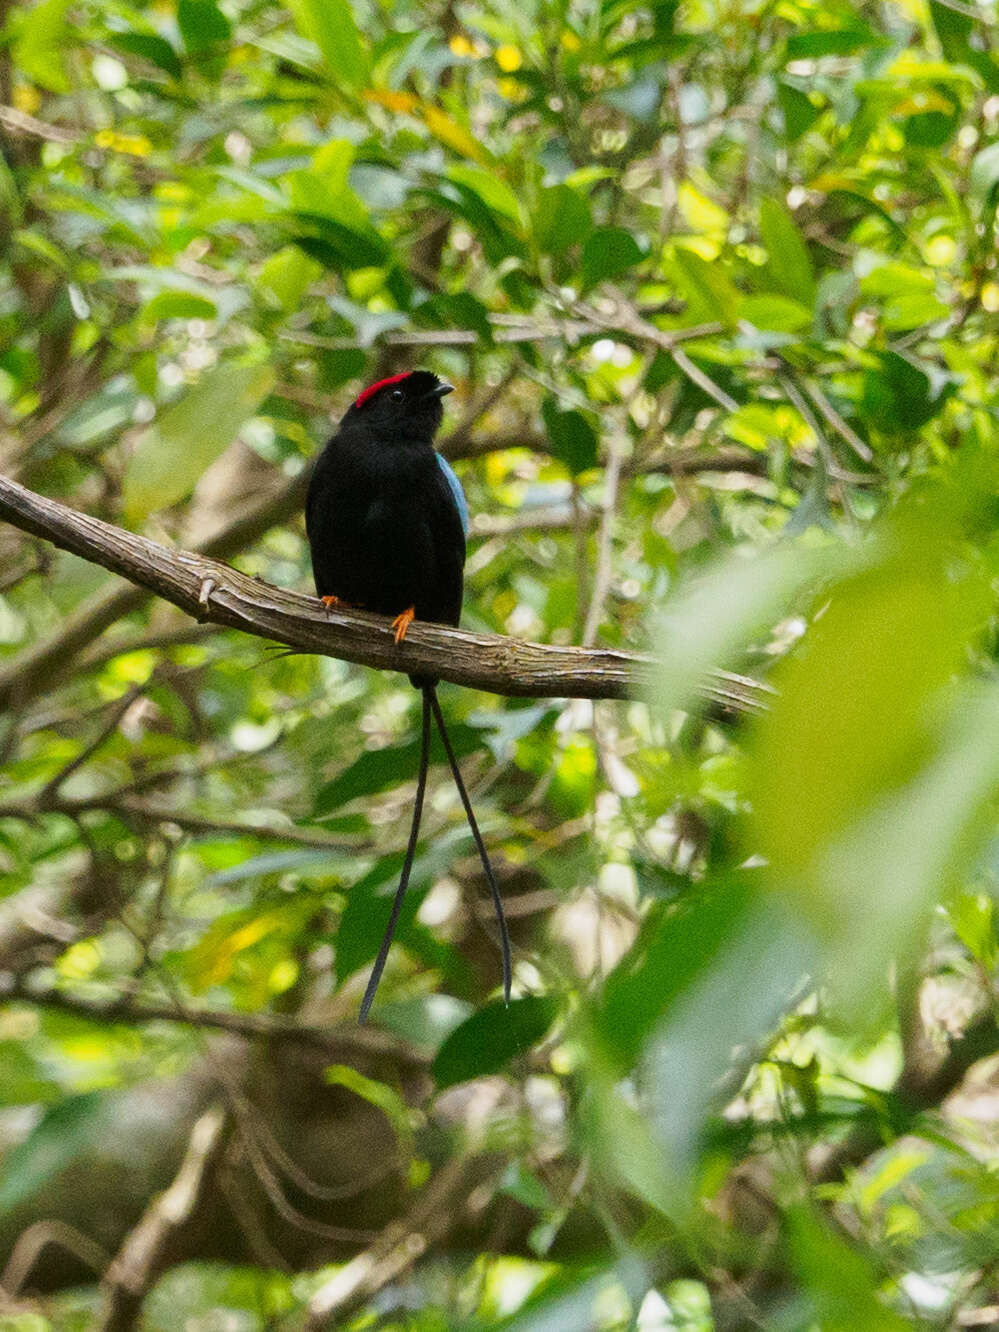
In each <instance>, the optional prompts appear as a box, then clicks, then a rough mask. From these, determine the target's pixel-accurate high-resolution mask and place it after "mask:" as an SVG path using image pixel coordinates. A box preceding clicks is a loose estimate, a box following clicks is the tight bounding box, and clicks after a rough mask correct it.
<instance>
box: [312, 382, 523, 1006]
mask: <svg viewBox="0 0 999 1332" xmlns="http://www.w3.org/2000/svg"><path fill="white" fill-rule="evenodd" d="M453 388H454V386H453V385H452V384H449V383H447V382H446V381H445V380H443V379H440V378H439V377H438V376H437V375H435V374H433V373H432V372H431V371H429V370H410V371H406V372H404V373H402V374H397V375H390V376H389V377H388V378H386V379H380V380H378V381H377V383H374V384H372V385H370V387H368V388H366V389H365V390H364V391H363V392H362V393H360V394H359V395H358V397H357V398H356V399H355V400H354V402H353V403H352V404H351V405H350V407H349V408H348V409H347V412H346V413H345V415H344V417H343V419H342V420H341V422H340V425H339V428H338V429H337V431H336V433H335V434H334V435H333V436H332V438H331V439H330V440H329V442H328V443H327V444H326V446H325V448H324V449H323V451H322V453H321V454H320V455H319V458H318V459H317V462H316V466H315V469H314V470H313V473H312V477H311V479H310V481H309V488H308V493H307V496H306V502H305V525H306V533H307V535H308V540H309V550H310V552H311V556H312V572H313V577H314V579H315V585H316V593H317V595H318V596H319V597H320V598H321V599H322V601H323V602H324V604H325V605H326V606H327V607H353V608H356V609H359V610H365V611H374V612H376V613H377V614H379V615H386V616H390V617H391V619H392V627H393V630H394V634H395V641H396V643H397V644H398V643H401V642H403V640H404V639H405V637H406V632H407V630H408V629H409V626H410V625H411V624H412V622H413V621H414V620H428V621H430V622H431V623H433V624H449V625H455V626H456V625H457V624H458V623H459V621H460V619H461V606H462V600H463V595H464V568H465V538H466V536H467V534H468V504H467V502H466V499H465V494H464V491H463V490H462V487H461V482H460V481H459V480H458V478H457V476H455V474H454V471H453V470H452V468H451V467H450V466H449V464H448V463H447V460H446V459H445V458H443V457H442V456H441V454H439V453H438V452H436V450H435V449H434V437H435V436H436V434H437V431H438V430H439V429H440V425H441V422H442V420H443V419H444V407H443V403H442V399H443V398H444V397H445V396H446V395H447V394H448V393H451V392H453ZM410 681H411V683H412V684H413V686H414V687H415V688H417V689H419V690H420V692H421V694H422V719H421V720H422V725H421V738H420V759H419V766H418V770H417V783H416V797H415V800H414V803H413V814H412V821H411V824H410V830H409V841H408V844H407V847H406V855H405V858H404V860H403V866H402V872H401V874H400V878H399V886H398V888H397V889H396V893H395V897H394V899H393V903H392V908H391V911H390V913H389V919H388V922H387V924H386V927H385V932H384V935H383V937H382V942H381V947H380V949H379V952H378V956H377V958H376V959H375V964H374V967H373V968H372V971H371V975H370V977H369V980H368V984H367V988H366V990H365V993H364V998H363V1000H362V1002H361V1009H360V1014H359V1021H360V1022H361V1023H362V1024H363V1023H364V1022H365V1021H366V1020H367V1017H368V1014H369V1012H370V1010H371V1005H372V1003H373V1002H374V998H375V992H376V991H377V989H378V983H379V981H380V979H381V975H382V972H383V970H384V968H385V962H386V960H387V958H388V953H389V949H390V947H391V945H392V939H393V936H394V934H395V928H396V925H397V923H398V919H399V913H400V911H401V910H402V904H403V899H404V897H405V895H406V889H407V887H408V885H409V877H410V873H411V871H412V867H413V857H414V855H415V854H416V846H417V842H418V840H419V833H420V819H421V816H422V813H423V800H424V795H425V792H426V785H427V769H428V766H429V760H430V732H431V720H433V721H434V722H435V723H436V726H437V729H438V731H439V732H440V737H441V740H442V742H443V745H444V752H445V754H446V756H447V761H448V766H449V767H450V769H451V774H452V777H453V778H454V783H455V786H456V787H457V790H458V795H459V798H460V800H461V803H462V806H463V808H464V811H465V817H466V818H467V820H468V826H469V828H470V829H471V833H472V837H473V839H474V841H475V845H476V849H477V850H478V853H479V858H480V860H481V861H482V867H483V869H484V871H485V875H486V879H487V881H488V883H489V888H490V891H491V893H492V899H493V905H494V908H495V911H496V920H497V924H498V927H499V936H500V946H501V951H502V959H503V994H504V998H505V1000H506V1002H507V1003H509V1002H510V989H511V962H510V936H509V932H508V929H507V924H506V916H505V913H504V911H503V901H502V898H501V897H500V892H499V888H498V886H497V883H496V876H495V874H494V873H493V869H492V865H491V864H490V861H489V855H488V853H487V851H486V846H485V842H484V841H483V838H482V834H481V832H480V831H479V825H478V823H477V821H476V818H475V814H474V812H473V810H472V804H471V801H470V800H469V797H468V791H467V790H466V787H465V783H464V781H463V779H462V776H461V770H460V768H459V767H458V761H457V759H456V757H455V753H454V747H453V745H452V744H451V738H450V736H449V735H448V731H447V726H446V725H445V722H444V714H443V712H442V710H441V706H440V702H439V700H438V697H437V680H436V679H435V678H433V677H431V676H427V675H411V676H410Z"/></svg>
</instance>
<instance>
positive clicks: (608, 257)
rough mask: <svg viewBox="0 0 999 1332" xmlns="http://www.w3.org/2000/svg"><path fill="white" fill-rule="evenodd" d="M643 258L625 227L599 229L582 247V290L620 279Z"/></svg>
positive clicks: (591, 234)
mask: <svg viewBox="0 0 999 1332" xmlns="http://www.w3.org/2000/svg"><path fill="white" fill-rule="evenodd" d="M644 258H645V255H644V254H643V253H642V251H641V249H640V248H639V245H638V242H637V241H636V240H635V238H634V236H633V235H632V234H631V232H630V231H625V229H624V227H600V228H599V229H598V230H597V231H593V232H591V233H590V235H589V236H587V238H586V244H585V245H584V246H583V269H582V276H583V290H584V291H589V289H590V288H591V287H595V286H596V285H597V283H598V282H606V281H608V280H609V279H610V278H616V277H620V276H621V274H622V273H627V271H628V269H629V268H634V266H635V265H636V264H640V263H641V262H642V260H643V259H644Z"/></svg>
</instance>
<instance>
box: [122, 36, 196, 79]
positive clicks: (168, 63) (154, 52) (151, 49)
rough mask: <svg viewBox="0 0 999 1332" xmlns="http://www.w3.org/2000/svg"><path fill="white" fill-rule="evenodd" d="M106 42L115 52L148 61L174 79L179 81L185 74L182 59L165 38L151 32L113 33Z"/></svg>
mask: <svg viewBox="0 0 999 1332" xmlns="http://www.w3.org/2000/svg"><path fill="white" fill-rule="evenodd" d="M106 40H107V43H108V45H109V46H111V47H114V49H115V50H117V51H122V52H124V53H125V54H126V55H134V56H138V57H139V59H140V60H145V61H148V63H149V64H150V65H155V66H156V67H157V68H158V69H162V70H163V71H164V72H165V73H167V74H169V75H170V77H171V78H172V79H179V78H180V76H181V73H182V72H183V67H182V66H181V63H180V57H179V56H178V54H177V52H176V51H175V50H174V49H173V47H172V46H171V45H170V43H169V42H168V41H167V40H166V38H165V37H158V36H156V34H155V33H151V32H112V33H109V34H108V36H107V38H106Z"/></svg>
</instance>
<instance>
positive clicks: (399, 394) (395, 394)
mask: <svg viewBox="0 0 999 1332" xmlns="http://www.w3.org/2000/svg"><path fill="white" fill-rule="evenodd" d="M391 396H392V401H393V402H402V400H403V398H404V397H405V396H406V395H405V393H403V391H402V389H393V390H392V395H391Z"/></svg>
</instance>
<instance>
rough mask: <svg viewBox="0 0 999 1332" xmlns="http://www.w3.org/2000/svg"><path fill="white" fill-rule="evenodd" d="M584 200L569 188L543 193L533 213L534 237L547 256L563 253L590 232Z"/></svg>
mask: <svg viewBox="0 0 999 1332" xmlns="http://www.w3.org/2000/svg"><path fill="white" fill-rule="evenodd" d="M592 226H593V222H592V219H591V217H590V208H589V204H588V203H587V201H586V199H585V198H584V197H583V196H582V195H581V194H580V193H579V192H578V191H577V190H573V189H570V187H569V186H568V185H554V186H552V188H551V189H547V190H542V191H541V193H540V194H539V196H538V206H537V208H536V209H535V212H534V237H535V240H536V241H537V243H538V247H539V249H541V250H543V251H544V252H545V253H546V254H564V253H565V251H566V250H567V249H568V248H569V246H570V245H578V244H579V243H580V241H584V240H585V239H586V237H587V236H588V235H589V233H590V230H591V229H592Z"/></svg>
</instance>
